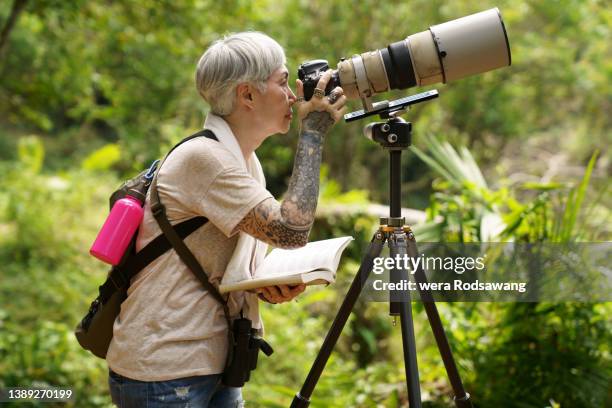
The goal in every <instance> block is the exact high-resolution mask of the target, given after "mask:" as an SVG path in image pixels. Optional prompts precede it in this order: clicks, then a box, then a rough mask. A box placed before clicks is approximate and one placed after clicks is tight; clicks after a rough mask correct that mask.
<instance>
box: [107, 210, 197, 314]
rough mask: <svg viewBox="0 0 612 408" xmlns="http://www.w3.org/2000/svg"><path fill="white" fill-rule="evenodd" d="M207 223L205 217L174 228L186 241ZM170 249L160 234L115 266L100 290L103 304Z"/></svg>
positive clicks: (166, 239)
mask: <svg viewBox="0 0 612 408" xmlns="http://www.w3.org/2000/svg"><path fill="white" fill-rule="evenodd" d="M207 222H208V219H207V218H205V217H194V218H190V219H188V220H187V221H183V222H181V223H180V224H177V225H175V226H174V227H173V228H174V229H175V231H176V233H177V234H178V236H179V237H181V239H185V238H187V237H188V236H189V235H190V234H191V233H192V232H194V231H195V230H197V229H198V228H200V227H201V226H202V225H204V224H206V223H207ZM170 248H172V245H170V241H168V238H166V236H165V235H164V234H159V235H158V236H157V237H155V239H153V240H152V241H151V242H149V243H148V244H147V245H146V246H145V247H144V248H142V249H141V250H140V251H139V252H138V253H136V254H134V255H132V256H130V257H128V258H127V259H126V260H125V262H124V263H122V264H121V265H118V266H114V267H113V268H112V269H111V271H110V273H109V274H108V277H107V278H106V281H105V282H104V283H103V284H102V286H100V288H99V292H100V300H101V301H102V303H105V302H106V301H107V300H108V299H110V297H111V296H112V295H113V293H115V291H116V290H117V289H120V288H122V287H125V286H129V285H130V280H131V279H132V278H133V277H134V276H136V274H138V272H140V271H141V270H143V269H144V268H145V266H147V265H148V264H150V263H151V262H153V261H154V260H156V259H157V258H159V257H160V256H161V255H163V254H165V253H166V252H167V251H168V250H169V249H170Z"/></svg>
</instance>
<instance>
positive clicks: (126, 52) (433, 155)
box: [0, 0, 612, 408]
mask: <svg viewBox="0 0 612 408" xmlns="http://www.w3.org/2000/svg"><path fill="white" fill-rule="evenodd" d="M11 5H12V1H7V2H2V3H0V25H1V26H2V27H4V24H5V22H6V18H7V16H8V14H9V12H10V8H11ZM495 6H498V7H500V9H501V11H502V14H503V16H504V22H505V25H506V28H507V30H508V34H509V40H510V45H511V48H512V58H513V59H512V66H511V67H509V68H505V69H500V70H496V71H494V72H489V73H485V74H482V75H477V76H473V77H470V78H466V79H463V80H460V81H457V82H454V83H451V84H448V85H444V86H443V85H441V84H436V87H438V88H439V89H440V93H441V97H440V98H439V99H438V100H436V101H435V102H429V103H426V104H421V105H420V106H416V107H415V108H414V109H412V110H411V111H410V112H409V114H408V115H407V118H408V120H410V121H412V122H413V125H414V126H413V129H414V130H413V141H414V145H415V146H416V147H415V148H414V150H413V152H414V153H416V155H411V154H405V155H404V162H403V164H402V166H403V167H402V178H403V180H404V183H403V186H402V188H403V192H404V196H403V197H402V198H403V199H404V200H403V204H404V205H406V206H409V207H419V208H425V207H427V208H426V212H427V216H428V218H427V219H428V220H427V222H426V223H424V224H421V225H417V226H415V228H414V230H415V233H416V235H417V239H418V240H419V241H421V242H423V241H448V242H457V241H459V242H478V241H487V240H501V241H517V242H573V241H595V240H603V241H606V240H609V232H610V230H609V222H607V221H609V220H610V209H609V208H608V206H607V205H606V204H607V203H608V202H610V195H609V192H610V191H609V166H610V159H609V145H610V142H612V139H610V136H611V135H612V133H611V132H610V128H611V124H612V123H611V117H612V116H610V115H609V112H610V111H611V103H610V97H609V95H610V94H611V93H612V92H610V80H609V79H610V77H611V74H612V66H611V65H610V58H609V44H610V30H611V27H612V13H611V12H610V10H609V7H607V6H606V3H604V2H601V1H598V0H588V1H576V0H563V1H558V2H552V1H548V2H541V1H531V0H526V1H520V2H509V1H502V2H501V3H499V2H491V1H485V2H484V3H483V2H479V3H475V2H470V1H465V0H462V1H454V2H439V1H434V2H432V1H424V0H415V1H404V2H399V3H398V2H382V3H381V2H376V1H372V0H366V1H361V2H359V4H358V6H354V5H349V6H347V4H344V3H342V2H324V1H307V2H303V1H301V2H296V1H285V0H282V1H275V2H271V1H252V2H249V1H239V2H229V1H212V0H176V1H172V2H168V1H161V2H160V1H150V0H145V1H140V2H138V5H137V7H135V6H134V3H133V2H128V1H125V0H120V1H113V2H87V1H72V2H66V1H58V0H45V1H35V2H32V1H30V2H28V3H27V5H26V8H25V9H24V11H23V13H22V14H21V15H20V17H19V19H18V21H17V24H16V25H15V27H14V28H13V30H12V31H11V32H10V35H9V37H8V42H7V44H6V48H5V49H4V53H3V55H2V59H0V78H2V80H1V81H0V282H1V284H0V387H5V386H11V385H18V386H34V385H44V384H49V385H55V386H69V387H72V388H74V389H75V392H76V395H77V400H76V402H75V403H73V404H72V405H73V406H78V407H91V406H108V405H109V404H110V399H109V396H108V390H107V386H106V367H105V364H104V362H102V361H101V360H98V359H96V358H95V357H93V356H91V355H90V354H88V353H86V352H84V351H83V350H81V349H80V348H79V346H78V344H77V343H76V340H75V338H74V336H73V335H72V333H71V331H72V327H73V326H74V325H75V324H76V323H77V321H78V319H79V318H81V317H82V314H83V313H84V312H85V311H86V309H87V306H88V302H89V301H91V299H93V297H94V294H95V293H96V290H97V285H98V284H99V283H100V282H101V281H102V280H103V277H104V276H105V272H106V266H104V265H103V264H102V263H100V262H97V261H95V260H93V259H92V258H90V257H89V256H88V255H87V249H88V247H89V245H90V244H91V242H92V241H93V239H94V237H95V234H96V232H97V230H98V228H99V226H100V225H101V223H102V221H103V219H104V216H105V215H106V212H107V198H108V195H109V194H110V193H111V191H112V190H113V189H114V188H115V187H116V186H117V185H118V184H119V183H118V180H119V179H120V178H123V177H124V176H126V175H133V174H135V171H136V170H140V169H142V168H143V167H144V166H145V165H146V164H148V163H150V162H151V160H152V159H156V158H159V157H160V156H161V155H163V154H164V153H165V152H166V151H167V149H168V148H169V147H170V146H171V145H172V144H173V143H175V142H176V141H178V140H179V139H180V138H182V137H184V136H186V135H188V134H191V133H192V132H193V131H194V130H195V129H198V128H200V127H201V126H202V122H203V115H202V113H203V112H205V111H206V107H205V106H204V105H203V104H202V101H201V100H200V98H199V96H198V95H197V92H196V91H195V88H194V85H193V71H194V68H195V63H196V61H197V59H198V57H199V56H200V55H201V53H202V52H203V51H204V49H205V48H206V46H207V45H208V44H209V43H210V42H211V41H212V40H214V39H217V38H218V37H219V36H221V35H222V34H223V33H226V32H232V31H241V30H245V29H255V30H261V31H264V32H266V33H268V34H270V35H272V36H273V37H274V38H276V39H277V40H278V41H279V42H280V43H281V44H282V45H284V46H285V47H286V53H287V59H288V63H287V65H288V68H289V70H290V72H292V73H293V72H295V68H296V67H297V65H298V64H299V63H301V62H302V61H304V60H307V59H314V58H326V59H328V60H329V61H330V63H331V65H335V62H336V61H337V60H338V59H339V58H340V57H342V56H345V57H348V56H350V55H352V54H354V53H361V52H364V51H367V50H373V49H379V48H382V47H384V46H386V45H387V44H389V43H392V42H395V41H399V40H401V39H402V38H405V37H406V36H407V35H409V34H412V33H416V32H419V31H422V30H425V29H427V27H428V26H430V25H433V24H437V23H441V22H444V21H447V20H450V19H453V18H457V17H460V16H463V15H467V14H470V13H474V12H477V11H480V10H483V9H486V8H490V7H495ZM292 75H293V74H292ZM419 91H421V90H419ZM414 92H417V91H414ZM405 95H406V91H402V92H400V91H393V92H390V93H388V94H385V95H380V96H381V99H382V98H384V99H389V100H391V99H394V98H397V97H400V96H405ZM359 107H360V106H359V105H358V103H357V102H356V101H353V102H351V106H350V108H351V110H352V109H358V108H359ZM296 125H297V124H296ZM362 126H363V123H350V124H342V125H338V126H336V127H335V128H334V129H333V131H332V132H331V134H330V135H329V136H328V137H327V138H326V144H325V152H324V159H325V162H326V166H324V168H323V171H322V179H323V181H322V184H321V198H320V205H319V210H318V213H319V217H318V219H317V221H316V223H315V226H314V228H313V232H312V234H311V237H310V238H311V239H312V240H314V239H323V238H328V237H331V236H340V235H352V236H354V237H355V241H354V242H353V243H352V245H351V246H350V247H349V249H348V250H347V251H346V256H345V259H344V261H343V263H342V266H341V269H340V271H339V274H338V282H337V283H336V284H335V285H334V286H333V287H329V288H320V289H316V290H311V289H309V290H308V292H307V293H306V294H305V295H304V296H302V297H300V300H299V303H291V304H284V305H277V306H271V305H266V306H265V309H264V319H265V321H266V324H267V326H266V328H267V332H268V337H269V340H270V341H271V342H272V344H273V345H274V347H275V350H276V353H275V354H274V355H273V357H272V358H269V359H268V358H264V357H262V360H261V362H260V364H261V367H260V368H259V369H258V370H257V372H256V373H255V374H254V376H253V377H254V378H253V380H252V382H251V383H249V385H248V386H247V387H246V389H245V397H246V399H247V401H251V402H252V405H253V406H267V407H280V406H287V405H288V404H289V402H290V400H291V399H292V397H293V394H294V393H295V392H296V391H297V390H298V389H299V387H300V386H301V384H302V381H303V380H304V378H305V376H306V372H307V371H306V370H307V369H308V368H309V367H310V362H311V361H312V360H313V358H314V356H315V354H316V352H317V351H318V347H319V345H320V344H321V342H322V339H323V336H324V335H325V333H326V331H327V329H328V327H329V326H330V324H331V320H332V318H333V316H334V315H335V312H336V310H337V307H338V305H339V304H340V302H341V301H342V299H343V296H344V294H345V293H346V290H347V288H348V285H349V284H350V282H351V281H352V278H353V277H354V275H355V273H356V271H357V268H358V266H359V262H360V260H361V257H362V255H363V251H364V250H365V248H366V246H367V244H368V242H369V240H370V239H371V236H372V233H373V231H374V230H375V229H376V227H377V225H378V224H377V220H376V219H373V218H372V217H371V216H370V215H369V214H368V213H367V206H368V204H369V203H370V200H371V201H373V202H384V201H386V197H387V185H388V174H387V167H388V163H387V152H386V151H384V150H383V149H380V148H379V147H378V146H376V145H374V144H372V143H371V142H370V141H368V140H366V139H364V138H362V137H360V136H359V135H360V134H361V132H362ZM296 129H297V126H295V127H294V129H292V130H291V131H290V132H289V134H288V135H286V136H279V137H273V138H270V139H269V140H268V141H266V142H265V143H264V144H263V145H262V146H261V147H260V149H258V155H259V156H260V158H261V161H262V165H263V167H264V170H265V172H266V175H267V180H268V188H269V189H270V191H272V192H273V193H274V194H275V195H276V196H280V195H282V194H283V193H284V192H285V190H286V183H287V180H288V178H289V175H290V173H291V169H292V161H293V154H294V147H295V146H294V145H295V141H296V136H297V130H296ZM33 135H36V136H33ZM434 135H438V136H434ZM440 135H444V136H443V137H441V136H440ZM453 146H459V147H458V148H455V147H453ZM464 146H465V147H464ZM538 149H539V150H538ZM594 151H598V152H599V154H593V152H594ZM542 152H544V153H549V152H554V153H555V154H558V155H560V156H562V158H563V160H562V161H561V165H560V167H561V170H559V169H557V173H555V171H553V170H555V169H554V168H551V169H548V168H547V162H545V161H544V160H542V159H541V157H540V154H541V153H542ZM589 158H590V160H589ZM476 163H478V164H476ZM538 165H540V167H538ZM573 165H580V166H585V167H586V171H584V174H582V170H581V172H580V173H578V172H576V171H574V172H573V173H572V172H571V171H570V170H571V167H572V166H573ZM534 169H535V170H534ZM549 170H550V171H551V173H552V174H553V177H548V176H547V175H545V174H544V173H548V171H549ZM525 173H529V174H530V175H532V176H536V177H537V179H534V178H533V177H532V178H527V179H525V178H520V177H522V176H524V174H525ZM555 174H560V176H559V177H556V176H555ZM496 175H497V176H496ZM602 175H603V176H602ZM485 176H486V178H485ZM519 176H520V177H519ZM580 178H581V180H580ZM432 179H433V182H432ZM516 180H518V181H516ZM576 180H579V181H578V182H577V183H576V182H575V181H576ZM439 308H440V313H441V315H442V318H443V319H444V324H445V327H446V328H447V334H448V336H449V339H450V341H451V344H452V348H453V350H454V352H455V357H456V359H457V362H458V365H459V368H460V371H461V373H462V375H463V379H464V381H465V383H466V384H467V388H468V390H469V391H470V392H471V393H472V394H473V395H474V399H475V401H476V403H477V405H478V406H480V407H501V408H504V407H517V406H521V407H530V408H531V407H533V408H536V407H537V408H543V407H547V406H550V407H555V408H559V407H561V408H567V407H577V408H581V407H589V408H590V407H603V406H606V405H605V404H608V405H609V401H610V395H609V389H610V378H611V362H610V349H609V345H610V344H612V338H611V333H612V327H611V324H610V319H609V316H610V314H611V313H612V309H611V308H610V305H609V304H571V303H567V304H544V303H541V304H485V303H475V304H441V305H439ZM415 310H416V312H417V313H415V325H416V333H417V348H418V350H419V365H420V370H421V380H422V391H423V396H424V399H425V401H426V404H427V406H428V407H445V406H450V402H449V401H450V399H449V395H450V394H451V390H450V387H449V385H448V383H447V381H446V374H445V371H444V367H443V365H442V363H441V361H440V358H439V355H438V352H437V349H436V346H435V343H434V340H433V337H432V335H431V333H430V330H429V327H428V324H427V321H426V319H425V317H424V316H423V313H422V306H421V305H419V304H415ZM387 314H388V310H387V305H386V304H382V303H380V304H375V303H366V302H359V303H358V305H357V307H356V308H355V310H354V313H353V314H352V315H351V318H350V320H349V322H348V324H347V327H346V328H345V330H344V332H343V335H342V336H341V339H340V342H339V344H338V346H337V348H336V350H335V351H334V353H333V355H332V359H331V360H330V362H329V364H328V366H327V368H326V370H325V372H324V375H323V377H322V378H321V380H320V383H319V385H318V387H317V389H316V391H315V395H314V397H313V402H312V404H311V406H313V407H345V406H354V407H373V406H381V407H382V406H384V407H400V406H401V407H406V406H407V401H406V396H405V394H406V391H405V372H404V367H403V360H402V355H401V348H402V345H401V337H400V335H399V329H398V326H393V325H392V323H391V322H390V320H389V318H388V316H387ZM44 405H45V406H50V405H49V404H48V403H46V404H44ZM20 406H21V405H20ZM62 406H65V405H62Z"/></svg>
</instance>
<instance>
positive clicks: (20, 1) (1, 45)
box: [0, 0, 28, 57]
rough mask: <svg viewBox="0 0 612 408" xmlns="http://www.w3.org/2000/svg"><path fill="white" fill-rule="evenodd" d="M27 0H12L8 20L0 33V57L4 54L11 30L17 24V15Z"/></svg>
mask: <svg viewBox="0 0 612 408" xmlns="http://www.w3.org/2000/svg"><path fill="white" fill-rule="evenodd" d="M27 2H28V0H14V1H13V7H12V8H11V14H9V17H8V20H6V24H5V25H4V27H2V31H1V32H0V57H2V55H3V54H4V50H5V48H6V44H7V43H8V38H9V36H10V35H11V30H12V29H13V27H14V26H15V23H16V22H17V18H18V17H19V13H21V12H22V11H23V9H24V7H25V5H26V3H27Z"/></svg>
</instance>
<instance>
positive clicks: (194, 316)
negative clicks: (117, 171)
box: [106, 137, 272, 381]
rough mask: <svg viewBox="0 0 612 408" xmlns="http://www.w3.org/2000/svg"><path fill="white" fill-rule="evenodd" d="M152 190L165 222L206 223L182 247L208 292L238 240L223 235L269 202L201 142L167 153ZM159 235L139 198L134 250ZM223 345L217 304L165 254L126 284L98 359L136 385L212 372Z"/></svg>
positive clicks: (225, 157)
mask: <svg viewBox="0 0 612 408" xmlns="http://www.w3.org/2000/svg"><path fill="white" fill-rule="evenodd" d="M158 190H159V195H160V199H161V201H162V203H163V204H164V205H165V206H166V210H167V216H168V219H169V220H170V222H171V223H172V224H177V223H179V222H181V221H184V220H187V219H189V218H192V217H195V216H199V215H203V216H205V217H207V218H208V220H209V221H208V222H207V223H206V224H205V225H204V226H203V227H200V228H199V229H198V230H196V231H195V232H194V233H192V234H191V235H190V236H189V237H187V238H186V239H185V243H186V244H187V246H188V247H189V249H190V250H191V251H192V252H193V253H194V255H195V256H196V258H197V260H198V261H199V262H200V264H201V265H202V267H203V268H204V270H205V271H206V273H207V274H208V276H209V279H210V281H211V283H212V284H213V285H215V286H217V285H218V284H219V282H220V281H221V278H222V277H223V273H224V271H225V269H226V266H227V264H228V262H229V261H230V259H231V257H232V253H233V251H234V248H235V247H236V242H237V241H238V234H234V235H232V236H230V233H231V232H232V230H233V229H234V227H235V226H236V225H237V224H238V222H240V221H241V220H242V219H243V218H244V216H245V215H246V214H247V213H248V212H249V211H250V210H251V209H252V208H253V207H255V206H256V205H257V204H259V203H260V202H262V201H263V200H265V199H268V198H271V197H272V195H271V194H270V193H269V192H268V191H267V190H266V189H265V187H263V186H262V185H261V184H259V183H258V182H257V181H256V180H255V179H254V178H253V177H252V176H251V175H250V174H249V173H248V172H247V171H246V170H244V169H243V168H242V167H241V166H240V165H239V164H238V163H236V160H235V158H234V156H233V155H232V153H231V152H230V151H229V150H227V149H226V148H225V147H224V146H223V145H222V144H221V143H219V142H217V141H214V140H210V139H207V138H204V137H199V138H196V139H192V140H190V141H188V142H185V143H183V144H182V145H181V146H179V147H177V148H176V149H175V150H174V152H172V154H171V155H170V156H169V157H168V159H167V160H166V162H165V163H164V164H163V166H162V168H161V170H160V172H159V175H158ZM159 234H161V230H160V229H159V226H158V225H157V221H155V218H153V215H152V213H151V209H150V203H149V197H148V196H147V200H146V203H145V214H144V220H143V222H142V224H141V227H140V232H139V234H138V239H137V243H136V247H137V250H140V249H142V248H143V247H144V246H145V245H146V244H148V243H149V242H150V241H151V240H152V239H153V238H155V237H156V236H158V235H159ZM227 342H228V340H227V321H226V320H225V316H224V314H223V309H222V307H221V305H220V304H219V303H218V302H217V300H215V298H214V297H213V296H212V295H211V294H209V293H208V292H207V291H206V290H205V289H204V287H203V286H202V284H201V283H200V282H199V281H198V279H197V278H196V277H195V275H194V274H193V273H192V272H191V271H190V270H189V269H188V268H187V267H186V266H185V264H184V263H183V262H182V261H181V260H180V259H179V257H178V255H177V254H176V252H175V251H174V250H170V251H168V252H166V253H165V254H164V255H162V256H160V257H159V258H158V259H156V260H155V261H153V262H152V263H151V264H149V265H148V266H147V267H146V268H145V269H143V270H142V271H141V272H140V273H138V274H137V275H136V276H135V277H134V278H133V279H132V282H131V285H130V288H129V290H128V297H127V299H126V300H125V301H124V302H123V304H122V305H121V312H120V314H119V316H118V318H117V319H116V321H115V324H114V328H113V339H112V341H111V344H110V347H109V349H108V353H107V356H106V360H107V362H108V365H109V367H110V369H111V370H113V371H115V372H116V373H118V374H120V375H123V376H125V377H128V378H132V379H135V380H140V381H165V380H171V379H175V378H182V377H188V376H194V375H207V374H218V373H221V372H223V368H224V366H225V359H226V354H227V346H228V344H227Z"/></svg>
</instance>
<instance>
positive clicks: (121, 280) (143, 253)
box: [98, 129, 219, 304]
mask: <svg viewBox="0 0 612 408" xmlns="http://www.w3.org/2000/svg"><path fill="white" fill-rule="evenodd" d="M200 136H204V137H207V138H209V139H213V140H216V141H218V140H219V139H217V136H215V134H214V133H213V132H212V131H210V130H208V129H203V130H200V131H199V132H197V133H194V134H193V135H191V136H188V137H186V138H185V139H183V140H181V141H180V142H179V143H178V144H176V145H175V146H174V147H173V148H172V149H171V150H170V152H168V154H167V155H166V157H168V155H170V153H172V151H174V149H176V148H177V147H178V146H180V145H181V144H183V143H185V142H187V141H189V140H191V139H194V138H196V137H200ZM160 167H161V164H160V165H159V166H157V169H159V168H160ZM151 193H152V192H151ZM156 195H157V194H156ZM157 197H159V196H157ZM152 198H153V196H151V199H152ZM207 222H208V219H207V218H206V217H194V218H191V219H188V220H186V221H183V222H181V223H179V224H177V225H175V226H174V227H171V228H172V229H173V231H175V232H176V235H177V236H178V237H179V239H180V240H181V242H182V240H183V239H185V238H187V237H188V236H189V235H190V234H191V233H192V232H194V231H195V230H197V229H198V228H200V227H201V226H202V225H204V224H206V223H207ZM172 247H173V246H172V244H171V243H170V241H169V240H168V238H167V237H166V234H165V233H162V234H160V235H158V236H157V237H155V238H154V239H153V240H152V241H151V242H149V243H148V244H147V245H146V246H145V247H144V248H143V249H141V250H140V251H139V252H138V253H136V254H134V255H132V256H128V257H127V259H126V260H125V262H123V263H122V264H121V265H118V266H114V267H113V268H112V269H111V271H110V273H109V274H108V277H107V278H106V281H105V282H104V283H103V284H102V285H101V286H100V287H99V288H98V290H99V299H100V301H101V302H102V303H103V304H104V303H106V301H107V300H108V299H110V298H111V296H112V295H113V293H115V291H116V290H118V289H120V288H123V287H125V286H129V285H130V280H131V279H132V278H133V277H134V276H136V274H138V272H140V271H141V270H142V269H144V268H145V267H146V266H147V265H149V264H150V263H151V262H153V261H154V260H156V259H157V258H159V257H160V256H161V255H163V254H164V253H166V252H167V251H168V250H169V249H170V248H172Z"/></svg>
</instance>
